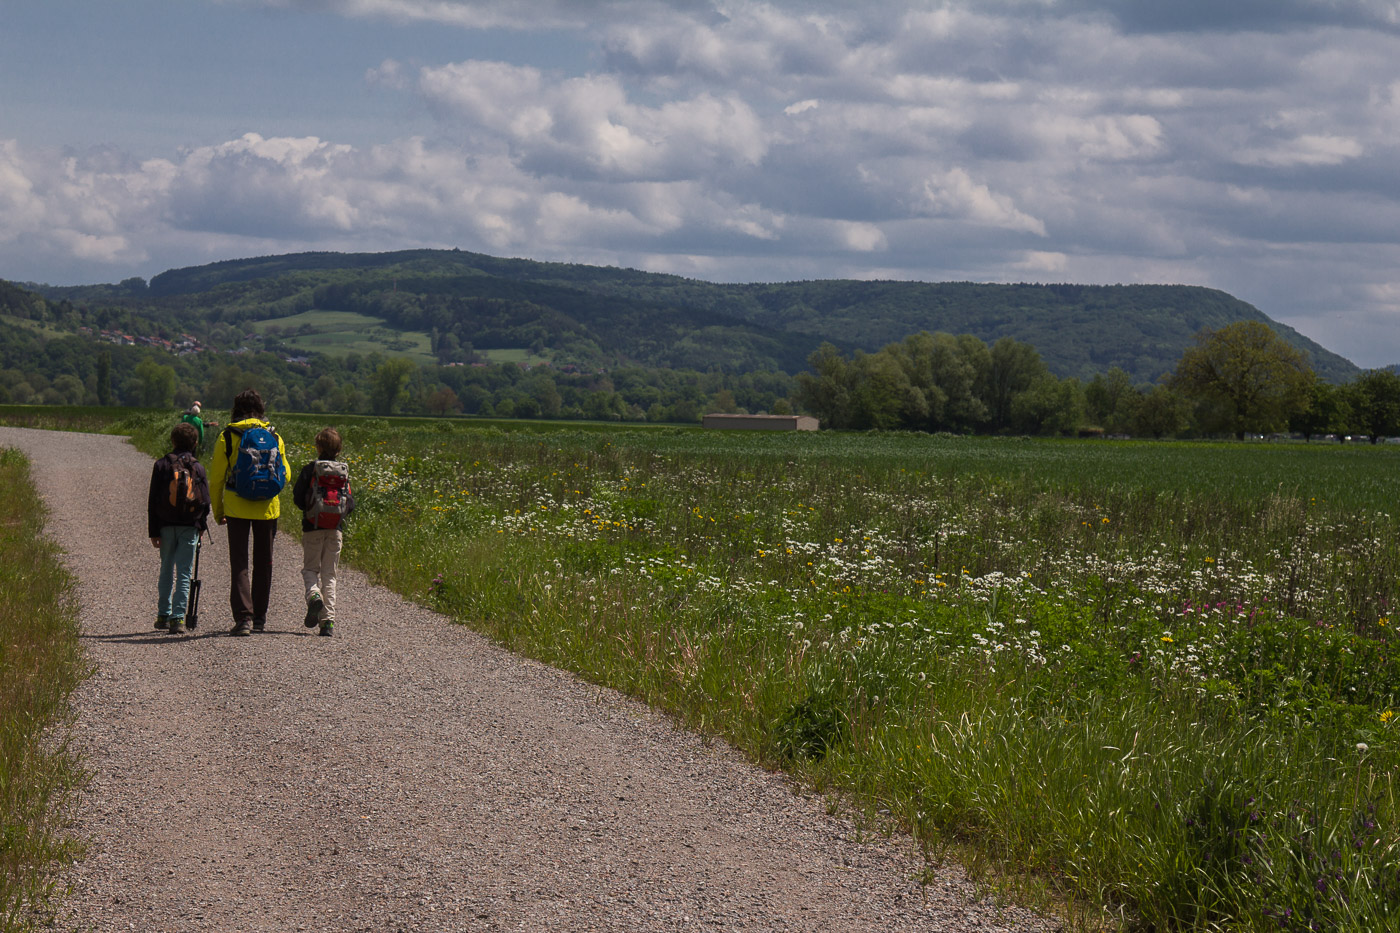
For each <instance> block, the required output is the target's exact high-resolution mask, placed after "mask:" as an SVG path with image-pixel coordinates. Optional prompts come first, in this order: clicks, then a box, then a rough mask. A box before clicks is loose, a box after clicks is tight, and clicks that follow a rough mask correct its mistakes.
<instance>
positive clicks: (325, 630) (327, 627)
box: [316, 622, 335, 638]
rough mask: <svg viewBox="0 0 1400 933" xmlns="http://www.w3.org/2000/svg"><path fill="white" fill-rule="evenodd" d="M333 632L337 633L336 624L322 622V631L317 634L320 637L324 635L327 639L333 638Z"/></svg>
mask: <svg viewBox="0 0 1400 933" xmlns="http://www.w3.org/2000/svg"><path fill="white" fill-rule="evenodd" d="M333 631H335V623H334V622H322V623H321V631H319V632H317V633H316V634H318V635H324V636H325V637H326V638H330V637H331V632H333Z"/></svg>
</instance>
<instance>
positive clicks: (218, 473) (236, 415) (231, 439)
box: [209, 389, 287, 635]
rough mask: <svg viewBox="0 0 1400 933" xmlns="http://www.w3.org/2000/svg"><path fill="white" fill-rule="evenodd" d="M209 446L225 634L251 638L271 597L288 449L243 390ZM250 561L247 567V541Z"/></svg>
mask: <svg viewBox="0 0 1400 933" xmlns="http://www.w3.org/2000/svg"><path fill="white" fill-rule="evenodd" d="M219 437H220V443H217V444H216V445H215V447H214V463H213V470H212V472H211V475H210V477H209V483H210V490H211V492H212V493H213V506H214V521H216V522H218V523H219V524H220V525H227V526H228V560H229V574H230V576H231V578H232V584H231V586H230V588H229V606H230V608H231V609H232V610H233V628H232V629H230V630H229V634H230V635H251V634H252V633H253V632H261V631H262V630H263V628H264V627H265V626H266V625H267V607H268V602H269V601H270V598H271V594H272V545H273V541H274V539H275V538H276V537H277V518H278V516H280V515H281V514H282V507H281V503H280V502H279V501H278V498H277V496H278V493H280V492H281V491H282V487H283V486H285V485H286V484H287V448H286V445H285V444H283V442H282V438H281V437H280V436H278V434H277V430H276V429H275V428H274V427H273V426H272V425H270V424H268V423H267V420H266V412H265V411H264V409H263V400H262V396H261V395H259V394H258V393H257V390H256V389H245V390H244V391H242V392H240V393H238V395H237V396H236V397H235V398H234V400H233V411H232V413H231V414H230V415H229V423H228V425H227V426H226V427H225V428H224V430H223V431H222V432H220V434H219ZM250 538H251V539H252V542H253V562H252V566H251V568H250V567H249V564H248V541H249V539H250Z"/></svg>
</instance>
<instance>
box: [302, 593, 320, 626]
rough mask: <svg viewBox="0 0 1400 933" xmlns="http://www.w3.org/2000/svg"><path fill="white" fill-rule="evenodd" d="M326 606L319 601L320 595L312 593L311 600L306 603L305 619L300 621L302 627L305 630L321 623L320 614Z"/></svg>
mask: <svg viewBox="0 0 1400 933" xmlns="http://www.w3.org/2000/svg"><path fill="white" fill-rule="evenodd" d="M325 606H326V604H325V603H324V602H322V601H321V594H320V593H312V594H311V598H310V599H308V600H307V601H306V618H305V619H304V620H302V623H301V624H302V625H305V626H306V627H307V628H315V627H316V626H317V625H319V624H320V623H321V612H322V611H323V610H324V609H325Z"/></svg>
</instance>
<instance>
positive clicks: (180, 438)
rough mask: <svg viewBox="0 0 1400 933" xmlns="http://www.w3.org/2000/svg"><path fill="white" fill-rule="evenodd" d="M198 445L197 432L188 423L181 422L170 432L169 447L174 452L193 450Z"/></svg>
mask: <svg viewBox="0 0 1400 933" xmlns="http://www.w3.org/2000/svg"><path fill="white" fill-rule="evenodd" d="M198 445H199V430H198V429H197V428H195V426H194V425H192V424H190V423H189V422H188V421H182V422H180V423H179V424H177V425H175V427H174V428H173V429H172V430H171V432H170V446H171V447H174V448H175V449H176V450H194V449H195V447H197V446H198Z"/></svg>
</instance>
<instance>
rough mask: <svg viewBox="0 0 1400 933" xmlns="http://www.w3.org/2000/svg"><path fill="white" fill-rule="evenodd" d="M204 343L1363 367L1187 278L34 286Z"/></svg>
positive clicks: (380, 261) (261, 277) (760, 365)
mask: <svg viewBox="0 0 1400 933" xmlns="http://www.w3.org/2000/svg"><path fill="white" fill-rule="evenodd" d="M30 287H32V288H33V289H34V290H35V291H38V292H39V293H40V294H42V295H44V296H45V297H46V298H47V299H49V300H50V301H64V300H66V301H68V302H70V303H74V304H84V305H90V306H95V305H103V306H106V307H111V308H114V309H121V310H123V311H127V312H130V313H131V314H133V315H136V316H138V317H150V318H154V319H156V320H160V321H163V322H165V323H167V324H168V325H176V324H177V323H178V325H179V326H180V327H181V328H184V329H188V330H191V331H192V332H195V333H198V332H199V331H201V330H204V329H207V328H211V327H213V326H216V325H220V324H222V325H226V326H227V327H229V328H232V329H246V328H248V327H249V326H250V325H253V324H256V323H264V322H270V321H277V320H280V319H284V318H292V317H293V316H295V315H299V314H304V313H306V312H310V311H338V312H355V313H359V314H363V315H366V316H368V317H372V318H377V319H379V320H380V321H382V322H383V324H384V325H385V326H386V327H387V328H390V329H393V330H399V331H413V332H421V333H423V334H426V335H428V337H429V339H430V340H431V347H430V352H431V353H432V354H433V355H434V356H435V357H436V358H437V359H438V360H439V361H440V362H444V363H448V362H463V361H468V360H470V359H471V358H472V355H473V353H474V352H475V351H489V350H508V349H516V350H526V351H529V352H531V353H533V354H534V355H536V356H537V357H539V358H541V359H548V360H549V361H550V362H551V363H552V364H553V365H555V366H574V367H578V368H583V369H604V368H609V367H616V366H628V365H632V366H644V367H656V368H666V369H686V370H697V371H707V370H723V371H727V372H730V373H737V372H753V371H781V372H786V373H790V374H791V373H796V372H800V371H802V370H804V369H805V368H806V367H807V361H808V358H809V357H810V355H811V353H812V352H813V350H815V349H816V348H817V347H818V346H819V345H820V344H822V343H823V342H829V343H831V344H833V345H834V346H836V347H838V348H840V349H842V350H844V351H847V352H851V351H855V350H861V351H867V352H873V351H876V350H879V349H880V348H882V347H884V346H886V345H887V344H889V343H891V342H894V341H898V340H901V339H903V338H905V337H907V336H909V335H911V334H915V333H918V332H920V331H928V332H946V333H952V334H972V335H974V336H976V337H978V338H980V339H981V340H983V341H985V342H987V343H992V342H994V341H996V340H998V339H1000V338H1002V337H1011V338H1014V339H1015V340H1018V341H1021V342H1024V343H1029V344H1031V345H1032V346H1034V347H1035V348H1036V349H1037V350H1038V351H1039V353H1040V355H1041V358H1042V359H1043V360H1044V361H1045V363H1046V365H1047V366H1048V368H1049V369H1050V371H1051V372H1052V373H1054V374H1055V375H1057V376H1060V377H1062V378H1065V377H1076V378H1079V379H1081V380H1085V381H1087V380H1088V379H1090V378H1092V377H1093V376H1094V375H1095V374H1097V373H1104V372H1107V371H1108V370H1110V369H1111V368H1113V367H1118V368H1120V369H1122V370H1123V371H1124V372H1126V373H1127V374H1128V375H1129V376H1130V377H1131V378H1132V379H1133V380H1134V381H1135V382H1137V383H1139V384H1142V383H1151V382H1155V381H1156V380H1157V379H1158V378H1160V377H1161V376H1162V375H1163V374H1165V373H1167V372H1169V371H1171V369H1172V368H1173V367H1174V366H1175V365H1176V362H1177V361H1178V360H1179V359H1180V357H1181V354H1182V352H1183V351H1184V350H1185V349H1186V348H1187V346H1188V345H1190V343H1191V341H1192V339H1193V337H1194V336H1195V335H1196V334H1197V333H1198V332H1199V331H1200V330H1201V329H1202V328H1212V329H1218V328H1220V327H1223V326H1225V325H1227V324H1230V323H1233V322H1236V321H1245V320H1255V321H1261V322H1264V323H1266V324H1268V326H1269V327H1270V328H1272V329H1273V330H1274V331H1275V332H1276V333H1278V334H1279V336H1280V337H1281V338H1282V339H1283V340H1285V341H1286V342H1287V343H1289V344H1290V345H1292V346H1294V347H1296V348H1298V349H1300V350H1303V351H1304V352H1306V353H1307V354H1308V356H1309V359H1310V362H1311V365H1312V368H1313V369H1314V370H1315V371H1316V372H1317V374H1318V375H1319V376H1320V377H1321V378H1323V379H1325V380H1328V381H1331V382H1344V381H1348V380H1350V379H1352V378H1354V377H1355V376H1356V374H1357V373H1358V369H1357V367H1356V366H1355V365H1353V364H1352V363H1350V362H1349V361H1348V360H1346V359H1344V358H1342V357H1341V356H1339V355H1337V354H1335V353H1332V352H1331V351H1329V350H1327V349H1325V348H1324V347H1322V346H1320V345H1318V344H1317V343H1315V342H1314V341H1311V340H1309V339H1308V338H1306V337H1304V336H1302V335H1301V334H1299V333H1297V332H1296V331H1294V330H1293V329H1292V328H1289V327H1287V326H1285V325H1282V324H1279V323H1278V322H1275V321H1273V320H1271V319H1269V318H1268V317H1267V315H1265V314H1264V313H1263V312H1261V311H1260V310H1259V309H1257V308H1255V307H1253V306H1252V305H1249V304H1247V303H1245V302H1243V301H1240V300H1239V299H1236V298H1234V297H1232V296H1230V295H1228V294H1226V293H1225V292H1221V291H1218V290H1215V289H1209V288H1202V287H1197V286H1185V285H1042V284H1015V285H984V284H975V283H970V282H956V283H922V282H894V281H852V280H829V281H811V282H787V283H769V284H742V285H741V284H714V283H709V282H703V281H699V280H695V279H686V278H682V277H679V276H673V275H664V274H657V273H648V272H639V271H636V270H629V269H618V268H613V267H600V266H588V265H579V264H568V263H547V262H536V261H532V260H527V259H503V258H498V257H493V256H487V255H483V254H479V253H469V252H462V251H458V250H412V251H403V252H392V253H362V254H344V253H300V254H293V255H284V256H268V257H261V258H256V259H241V260H230V261H226V262H218V263H212V264H209V265H205V266H196V267H191V268H186V269H173V270H170V271H168V272H164V273H161V274H160V275H157V276H155V277H154V278H152V279H151V281H150V282H149V283H144V282H142V280H141V279H139V278H138V279H128V280H126V281H125V282H122V283H120V284H117V285H96V286H79V287H67V288H62V287H50V286H30Z"/></svg>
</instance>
